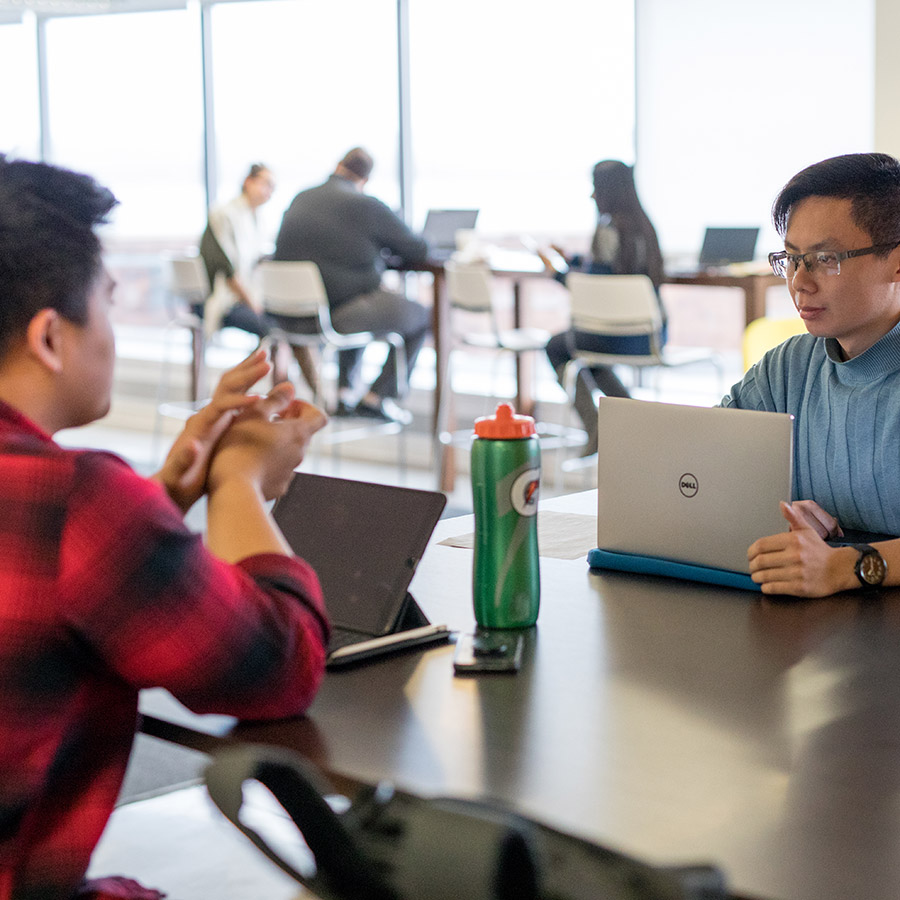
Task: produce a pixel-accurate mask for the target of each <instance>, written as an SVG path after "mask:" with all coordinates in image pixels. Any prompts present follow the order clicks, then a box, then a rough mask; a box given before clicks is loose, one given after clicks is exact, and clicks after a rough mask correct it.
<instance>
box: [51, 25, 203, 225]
mask: <svg viewBox="0 0 900 900" xmlns="http://www.w3.org/2000/svg"><path fill="white" fill-rule="evenodd" d="M47 64H48V77H47V81H48V93H49V117H50V125H51V134H50V148H51V150H50V153H51V157H52V162H54V163H57V164H59V165H64V166H67V167H69V168H73V169H78V170H80V171H85V172H89V173H90V174H91V175H93V176H95V177H96V178H97V179H98V180H99V181H101V182H102V183H103V184H106V185H108V186H109V187H110V188H111V189H112V190H113V192H114V193H115V194H116V196H117V197H118V198H119V200H120V201H121V206H120V207H119V208H118V209H117V210H116V213H115V217H114V224H113V227H112V234H113V235H114V236H115V237H117V238H132V239H133V238H159V237H162V236H166V237H172V236H185V237H187V238H189V239H192V240H196V239H197V238H199V235H200V233H201V231H202V229H203V226H204V224H205V221H206V197H205V191H204V186H203V163H202V160H203V92H202V87H201V85H202V82H201V74H202V73H201V66H200V32H199V25H198V20H197V16H196V14H195V13H194V14H191V13H189V12H188V11H186V10H166V11H161V12H146V13H128V14H120V15H106V16H84V17H73V18H60V19H51V20H49V21H48V22H47Z"/></svg>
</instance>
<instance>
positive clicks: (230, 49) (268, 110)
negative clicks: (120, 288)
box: [212, 0, 400, 235]
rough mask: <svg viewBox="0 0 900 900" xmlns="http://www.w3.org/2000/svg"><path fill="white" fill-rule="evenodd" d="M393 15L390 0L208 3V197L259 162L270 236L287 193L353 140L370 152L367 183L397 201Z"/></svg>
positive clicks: (327, 166) (327, 169) (321, 171)
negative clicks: (266, 178)
mask: <svg viewBox="0 0 900 900" xmlns="http://www.w3.org/2000/svg"><path fill="white" fill-rule="evenodd" d="M396 21H397V20H396V0H346V2H343V3H323V2H321V0H290V2H287V0H259V2H244V3H224V4H221V5H217V6H214V7H213V8H212V25H213V28H212V34H213V71H214V78H213V83H214V85H215V121H216V141H217V147H218V163H219V198H218V199H220V200H225V199H228V198H229V197H230V196H232V195H233V194H234V193H235V192H236V191H237V190H238V189H239V187H240V184H241V182H242V181H243V178H244V175H245V174H246V171H247V168H248V166H249V165H250V164H251V163H253V162H265V163H266V164H267V165H269V166H270V167H271V168H272V170H273V172H274V174H275V177H276V181H277V184H278V188H277V190H276V192H275V194H274V196H273V198H272V200H271V201H269V203H268V204H267V205H266V206H264V207H262V208H261V209H260V218H261V220H262V223H263V227H264V229H265V230H266V233H269V234H272V235H274V233H275V232H276V230H277V228H278V225H279V224H280V221H281V215H282V214H283V212H284V209H285V207H287V205H288V204H289V203H290V201H291V199H292V198H293V196H294V194H296V193H297V191H299V190H301V189H303V188H306V187H311V186H313V185H315V184H318V183H319V182H321V181H323V180H324V179H325V177H326V176H328V175H329V174H330V173H331V172H332V171H333V170H334V167H335V164H336V163H337V161H338V160H339V159H340V158H341V156H343V154H344V153H345V152H346V151H347V150H349V149H350V148H351V147H355V146H357V145H359V146H363V147H365V148H366V149H367V150H368V151H369V152H370V153H371V154H372V155H373V157H374V158H375V170H374V172H373V173H372V178H371V181H370V183H369V186H368V188H367V190H368V191H369V192H370V193H372V194H374V195H375V196H376V197H379V198H380V199H381V200H383V201H384V202H385V203H387V204H388V205H389V206H391V207H396V206H398V205H399V202H400V190H399V177H398V170H397V165H398V163H397V160H398V135H399V113H398V104H399V100H398V88H397V27H396Z"/></svg>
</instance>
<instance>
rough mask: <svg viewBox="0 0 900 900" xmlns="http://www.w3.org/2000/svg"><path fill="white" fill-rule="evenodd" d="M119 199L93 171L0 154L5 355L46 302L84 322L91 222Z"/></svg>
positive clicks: (1, 346) (1, 338)
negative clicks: (103, 185)
mask: <svg viewBox="0 0 900 900" xmlns="http://www.w3.org/2000/svg"><path fill="white" fill-rule="evenodd" d="M117 202H118V201H117V200H116V198H115V197H114V196H113V195H112V193H111V192H110V191H109V190H108V189H107V188H105V187H102V186H101V185H99V184H97V182H96V181H94V179H93V178H91V177H90V176H89V175H81V174H78V173H76V172H70V171H68V170H67V169H61V168H58V167H56V166H50V165H46V164H44V163H35V162H27V161H25V160H9V159H7V158H6V157H5V156H4V155H3V154H0V356H2V355H4V354H5V353H6V351H7V350H9V347H10V344H11V342H12V341H13V340H14V339H15V338H16V337H18V336H20V335H22V334H24V333H25V331H26V330H27V328H28V323H29V322H30V321H31V320H32V319H33V318H34V316H35V315H36V314H37V313H38V312H40V310H42V309H48V308H49V309H55V310H57V311H58V312H59V314H60V315H61V316H63V317H64V318H66V319H68V320H69V321H71V322H74V323H75V324H76V325H84V324H85V323H86V322H87V304H88V291H89V290H90V287H91V284H92V283H93V280H94V278H95V277H96V275H97V272H98V270H99V266H100V250H101V245H100V239H99V238H98V237H97V235H96V234H95V233H94V228H95V227H96V226H97V225H100V224H102V223H104V222H106V221H107V220H108V216H109V213H110V210H112V208H113V207H114V206H115V205H116V203H117Z"/></svg>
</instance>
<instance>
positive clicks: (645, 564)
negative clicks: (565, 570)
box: [587, 548, 761, 591]
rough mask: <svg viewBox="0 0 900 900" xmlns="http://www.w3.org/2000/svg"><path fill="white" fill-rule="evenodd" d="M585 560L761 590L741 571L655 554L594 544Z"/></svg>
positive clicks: (594, 565) (619, 568) (596, 565)
mask: <svg viewBox="0 0 900 900" xmlns="http://www.w3.org/2000/svg"><path fill="white" fill-rule="evenodd" d="M587 561H588V565H589V566H590V567H591V568H592V569H614V570H616V571H618V572H637V573H639V574H642V575H665V576H666V577H668V578H682V579H685V580H686V581H701V582H704V583H706V584H719V585H722V586H723V587H733V588H740V589H741V590H745V591H760V590H761V588H760V586H759V585H758V584H757V583H756V582H755V581H754V580H753V579H752V578H751V577H750V576H749V575H746V574H744V573H742V572H730V571H728V570H727V569H713V568H711V567H709V566H696V565H692V564H691V563H680V562H672V561H671V560H669V559H659V558H658V557H656V556H640V555H638V554H634V553H617V552H615V551H613V550H600V549H599V548H594V549H593V550H591V551H590V552H589V553H588V555H587Z"/></svg>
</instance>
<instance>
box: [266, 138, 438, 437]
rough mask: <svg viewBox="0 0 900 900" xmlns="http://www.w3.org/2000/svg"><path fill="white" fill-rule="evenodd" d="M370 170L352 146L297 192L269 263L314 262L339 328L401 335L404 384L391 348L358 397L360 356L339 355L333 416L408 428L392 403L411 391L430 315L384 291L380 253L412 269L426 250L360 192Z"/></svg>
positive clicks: (382, 207)
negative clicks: (323, 175) (329, 170)
mask: <svg viewBox="0 0 900 900" xmlns="http://www.w3.org/2000/svg"><path fill="white" fill-rule="evenodd" d="M372 167H373V161H372V157H371V156H370V155H369V154H368V153H367V152H366V151H365V150H363V149H362V148H361V147H355V148H354V149H352V150H350V151H349V152H348V153H347V154H346V155H345V156H344V158H343V159H342V160H341V161H340V162H339V163H338V165H337V168H336V169H335V171H334V174H333V175H331V176H330V177H329V178H328V180H327V181H325V182H324V184H320V185H319V186H318V187H314V188H310V189H309V190H306V191H302V192H301V193H299V194H297V196H296V197H294V200H293V202H292V203H291V205H290V206H289V207H288V210H287V212H285V214H284V219H283V220H282V223H281V229H280V231H279V232H278V238H277V240H276V242H275V259H282V260H293V261H297V260H311V261H312V262H314V263H316V265H317V266H318V267H319V271H320V272H321V273H322V281H323V282H324V284H325V290H326V292H327V294H328V305H329V309H330V312H331V321H332V324H333V325H334V327H335V328H336V329H337V330H338V331H340V332H343V333H345V334H349V333H351V332H355V331H371V332H373V333H374V334H385V333H388V332H392V331H394V332H397V333H398V334H400V335H402V337H403V341H404V345H405V348H406V361H407V382H406V383H405V384H399V383H398V378H397V366H396V360H395V358H394V351H393V349H392V350H391V351H390V352H389V354H388V357H387V360H386V361H385V364H384V368H383V369H382V370H381V373H380V374H379V376H378V377H377V378H376V380H375V381H374V382H373V383H372V384H371V386H370V387H369V388H368V389H367V390H365V392H364V393H363V389H362V388H361V387H360V385H359V369H360V365H361V363H362V354H363V351H362V350H343V351H341V352H340V355H339V360H340V362H339V379H338V396H339V403H338V408H337V410H336V412H337V414H338V415H350V414H355V415H360V416H367V417H369V418H377V419H384V420H393V421H400V422H404V423H408V422H409V421H411V419H412V417H411V416H410V414H409V413H408V411H407V410H404V409H401V408H400V407H398V406H397V404H396V403H394V402H393V400H394V398H396V397H399V396H402V395H403V394H405V393H406V391H407V389H408V387H409V384H408V379H409V375H410V374H411V373H412V370H413V367H414V366H415V364H416V357H417V356H418V355H419V350H420V349H421V348H422V344H423V343H424V341H425V337H426V335H427V333H428V325H429V313H428V310H426V309H425V307H423V306H422V305H421V304H419V303H415V302H414V301H412V300H408V299H407V298H406V297H404V296H402V295H400V294H397V293H394V292H393V291H387V290H385V289H384V288H383V287H382V286H381V276H382V273H383V272H384V267H385V259H384V257H385V254H390V255H391V256H394V257H397V258H399V260H400V261H401V263H404V264H408V265H409V264H412V265H415V264H417V263H421V262H423V261H424V260H425V258H426V255H427V252H428V246H427V244H426V243H425V241H424V239H423V238H421V237H419V236H417V235H415V234H413V233H412V231H410V229H409V228H408V227H407V226H406V224H405V223H404V222H403V221H402V220H401V219H400V218H398V217H397V216H396V215H395V214H394V213H393V212H392V211H391V210H390V209H388V207H387V206H385V204H384V203H382V202H381V201H380V200H377V199H375V198H374V197H369V196H367V195H366V194H365V193H364V190H365V187H366V182H367V181H368V179H369V175H370V174H371V172H372ZM361 394H362V397H361V398H360V395H361Z"/></svg>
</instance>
